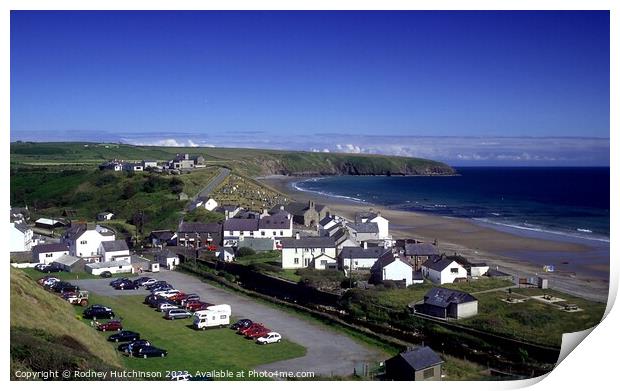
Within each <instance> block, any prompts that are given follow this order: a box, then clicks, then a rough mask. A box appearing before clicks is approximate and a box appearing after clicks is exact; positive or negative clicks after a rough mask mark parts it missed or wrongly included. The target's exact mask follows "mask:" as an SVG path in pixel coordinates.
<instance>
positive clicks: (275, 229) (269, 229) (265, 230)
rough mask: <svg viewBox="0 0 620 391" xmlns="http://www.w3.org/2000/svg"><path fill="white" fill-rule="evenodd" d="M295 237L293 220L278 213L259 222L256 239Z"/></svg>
mask: <svg viewBox="0 0 620 391" xmlns="http://www.w3.org/2000/svg"><path fill="white" fill-rule="evenodd" d="M292 236H293V219H292V218H291V217H290V215H288V214H284V213H277V214H274V215H271V216H263V217H261V218H260V219H259V220H258V232H255V233H254V237H256V238H271V239H275V238H290V237H292Z"/></svg>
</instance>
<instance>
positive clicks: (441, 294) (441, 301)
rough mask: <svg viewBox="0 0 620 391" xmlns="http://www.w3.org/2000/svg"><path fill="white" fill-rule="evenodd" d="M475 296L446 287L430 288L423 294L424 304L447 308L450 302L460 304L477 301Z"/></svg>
mask: <svg viewBox="0 0 620 391" xmlns="http://www.w3.org/2000/svg"><path fill="white" fill-rule="evenodd" d="M477 300H478V299H476V298H475V297H473V296H472V295H470V294H469V293H467V292H461V291H457V290H454V289H448V288H437V287H436V288H431V289H430V290H429V291H428V292H426V294H425V295H424V304H428V305H433V306H435V307H441V308H447V307H448V306H449V305H450V304H453V303H454V304H461V303H469V302H472V301H477Z"/></svg>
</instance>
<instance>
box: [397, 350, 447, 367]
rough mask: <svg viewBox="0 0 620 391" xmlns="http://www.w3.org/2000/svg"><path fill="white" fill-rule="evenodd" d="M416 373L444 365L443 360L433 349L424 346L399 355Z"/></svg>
mask: <svg viewBox="0 0 620 391" xmlns="http://www.w3.org/2000/svg"><path fill="white" fill-rule="evenodd" d="M399 356H400V357H402V358H403V360H405V362H406V363H407V364H408V365H409V366H410V367H411V368H413V370H414V371H421V370H423V369H426V368H430V367H434V366H435V365H438V364H441V363H443V360H442V359H441V357H439V355H438V354H437V353H435V352H434V351H433V349H431V348H429V347H428V346H422V347H419V348H416V349H412V350H409V351H406V352H403V353H400V354H399Z"/></svg>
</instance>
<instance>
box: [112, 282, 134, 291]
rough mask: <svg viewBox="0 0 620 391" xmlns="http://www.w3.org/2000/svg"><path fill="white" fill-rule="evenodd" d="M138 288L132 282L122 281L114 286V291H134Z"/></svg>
mask: <svg viewBox="0 0 620 391" xmlns="http://www.w3.org/2000/svg"><path fill="white" fill-rule="evenodd" d="M138 288H140V285H138V284H136V283H134V282H133V281H123V282H121V283H119V284H116V285H115V286H114V289H119V290H122V291H127V290H136V289H138Z"/></svg>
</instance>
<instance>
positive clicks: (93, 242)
mask: <svg viewBox="0 0 620 391" xmlns="http://www.w3.org/2000/svg"><path fill="white" fill-rule="evenodd" d="M89 226H90V224H89V225H87V224H74V225H72V226H71V227H69V229H68V230H67V231H66V232H65V234H64V235H63V238H62V243H64V244H65V245H67V247H69V254H70V255H73V256H75V257H82V258H84V259H87V260H89V261H99V260H100V258H101V255H100V253H99V246H100V245H101V242H107V241H113V240H115V235H114V232H112V231H109V230H107V229H105V228H102V227H100V226H96V227H94V228H89Z"/></svg>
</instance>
